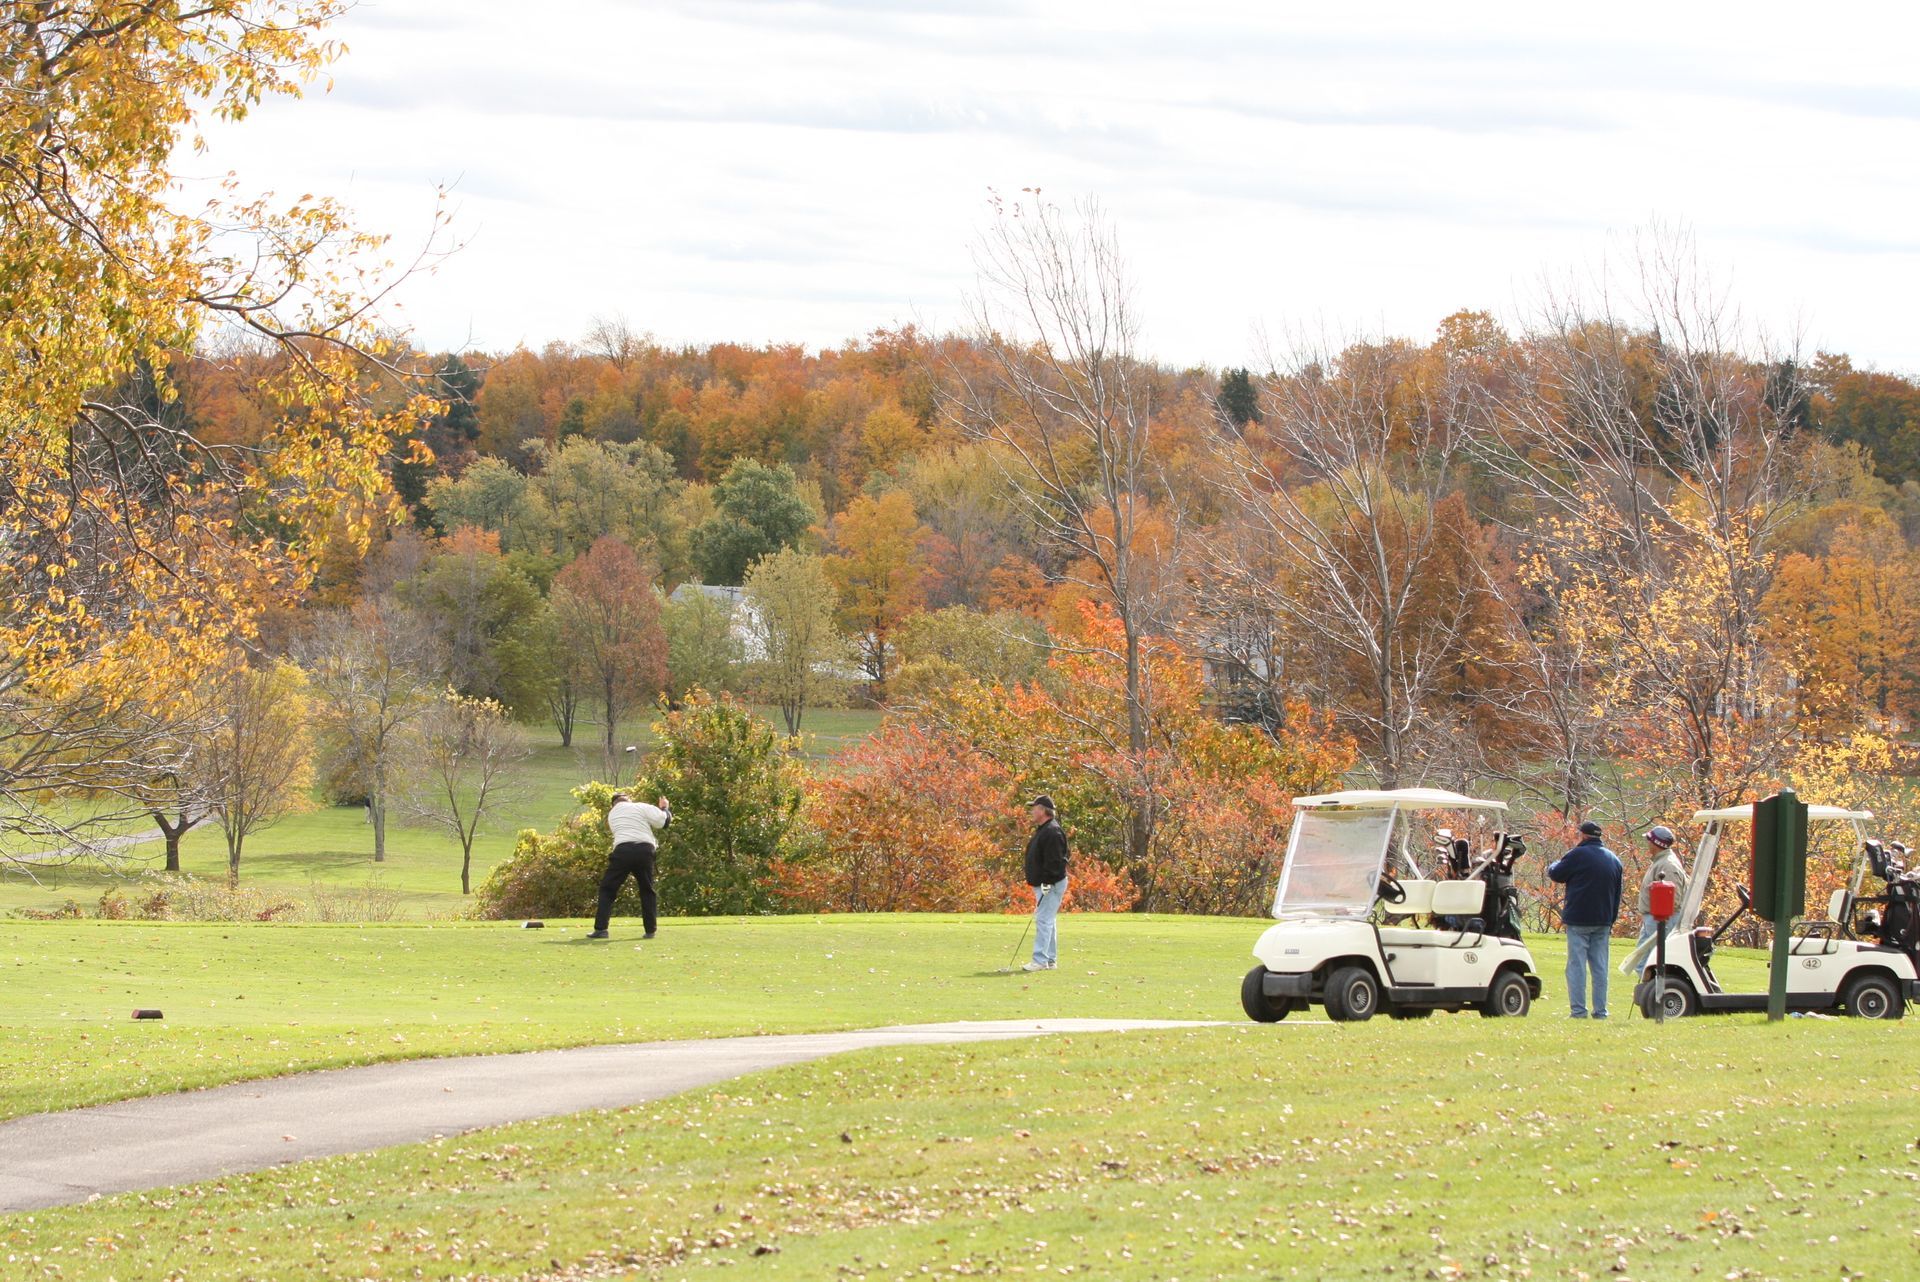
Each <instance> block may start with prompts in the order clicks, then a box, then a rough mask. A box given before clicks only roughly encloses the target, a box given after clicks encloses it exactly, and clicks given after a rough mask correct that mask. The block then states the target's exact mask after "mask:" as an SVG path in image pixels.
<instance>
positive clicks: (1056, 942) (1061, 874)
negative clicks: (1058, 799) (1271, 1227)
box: [1020, 793, 1067, 971]
mask: <svg viewBox="0 0 1920 1282" xmlns="http://www.w3.org/2000/svg"><path fill="white" fill-rule="evenodd" d="M1027 817H1028V818H1029V819H1031V820H1033V823H1034V829H1033V836H1031V837H1029V838H1027V884H1028V885H1029V886H1032V887H1033V960H1032V961H1030V962H1028V963H1027V964H1026V965H1024V966H1022V967H1021V968H1020V969H1021V970H1029V971H1031V970H1052V969H1053V968H1054V967H1055V966H1056V965H1058V964H1059V961H1060V955H1059V954H1060V932H1059V930H1058V929H1057V927H1056V925H1055V922H1056V920H1057V918H1058V917H1059V915H1060V901H1061V900H1062V899H1065V898H1066V897H1067V834H1066V833H1064V832H1062V831H1061V830H1060V821H1059V820H1058V819H1055V818H1054V817H1053V798H1052V797H1049V796H1047V795H1046V794H1045V793H1041V794H1040V795H1039V796H1037V797H1035V798H1034V799H1033V800H1032V801H1030V802H1028V803H1027Z"/></svg>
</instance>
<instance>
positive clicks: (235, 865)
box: [227, 833, 246, 890]
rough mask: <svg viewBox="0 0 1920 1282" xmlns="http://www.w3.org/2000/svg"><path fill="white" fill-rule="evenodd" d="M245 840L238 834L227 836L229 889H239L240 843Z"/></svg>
mask: <svg viewBox="0 0 1920 1282" xmlns="http://www.w3.org/2000/svg"><path fill="white" fill-rule="evenodd" d="M245 840H246V838H245V837H243V836H241V835H240V834H239V833H228V834H227V886H228V887H229V888H230V889H234V890H238V889H239V888H240V843H241V842H243V841H245Z"/></svg>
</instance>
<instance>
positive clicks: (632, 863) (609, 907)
mask: <svg viewBox="0 0 1920 1282" xmlns="http://www.w3.org/2000/svg"><path fill="white" fill-rule="evenodd" d="M628 877H632V878H633V879H634V880H635V881H637V882H639V883H640V919H641V920H642V921H644V922H645V923H646V925H647V933H648V934H649V935H651V934H652V933H653V929H654V925H655V924H656V923H657V922H658V920H659V911H660V897H659V896H658V895H656V894H654V893H653V845H652V843H650V842H645V841H623V842H621V843H620V844H619V845H617V846H615V847H614V848H613V853H612V854H611V855H608V856H607V874H606V876H604V877H602V878H601V879H600V908H599V910H598V911H597V912H595V913H594V915H593V928H594V929H595V930H605V929H606V928H607V920H608V919H609V918H610V917H612V916H613V901H614V899H615V898H616V897H617V896H618V895H619V894H620V887H622V886H624V885H625V884H626V882H627V878H628Z"/></svg>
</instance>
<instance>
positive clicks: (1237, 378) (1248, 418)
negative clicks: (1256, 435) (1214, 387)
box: [1214, 369, 1260, 432]
mask: <svg viewBox="0 0 1920 1282" xmlns="http://www.w3.org/2000/svg"><path fill="white" fill-rule="evenodd" d="M1214 404H1215V405H1217V406H1218V407H1219V409H1220V417H1222V418H1224V419H1226V420H1227V422H1229V423H1231V424H1233V429H1234V431H1236V432H1244V431H1246V429H1247V424H1249V423H1258V422H1259V421H1260V394H1259V392H1257V391H1256V390H1255V389H1254V386H1253V375H1252V374H1250V373H1248V372H1247V371H1246V370H1244V369H1230V370H1228V371H1227V372H1226V373H1225V374H1222V375H1221V376H1220V394H1219V395H1218V396H1216V397H1215V398H1214Z"/></svg>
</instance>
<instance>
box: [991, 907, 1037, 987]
mask: <svg viewBox="0 0 1920 1282" xmlns="http://www.w3.org/2000/svg"><path fill="white" fill-rule="evenodd" d="M1032 929H1033V918H1031V917H1028V918H1027V924H1026V925H1024V926H1022V927H1021V928H1020V942H1019V943H1017V944H1015V945H1014V946H1013V952H1012V953H1011V954H1009V955H1008V957H1007V964H1006V965H1004V966H1002V967H1001V968H1000V972H999V973H1000V974H1002V975H1011V974H1013V973H1014V971H1015V970H1017V969H1018V967H1016V966H1015V965H1014V962H1015V961H1017V960H1018V959H1019V957H1020V950H1021V949H1022V948H1025V947H1026V946H1027V932H1028V931H1029V930H1032Z"/></svg>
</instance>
